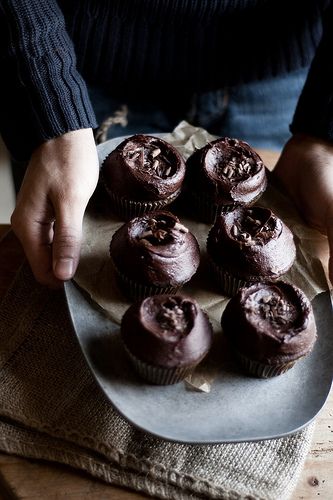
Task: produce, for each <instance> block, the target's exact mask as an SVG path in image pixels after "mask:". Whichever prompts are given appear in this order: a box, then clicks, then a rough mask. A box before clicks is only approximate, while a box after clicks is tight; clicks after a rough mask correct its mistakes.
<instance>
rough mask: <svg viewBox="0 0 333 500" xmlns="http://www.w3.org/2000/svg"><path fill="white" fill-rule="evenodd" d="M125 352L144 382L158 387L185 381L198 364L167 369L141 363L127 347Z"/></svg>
mask: <svg viewBox="0 0 333 500" xmlns="http://www.w3.org/2000/svg"><path fill="white" fill-rule="evenodd" d="M124 347H125V351H126V353H127V355H128V356H129V358H130V360H131V362H132V364H133V367H134V368H135V370H136V371H137V373H138V374H139V375H140V377H141V378H143V379H144V380H146V381H148V382H150V383H152V384H156V385H171V384H176V383H177V382H180V381H181V380H184V379H185V378H186V377H187V376H188V375H189V374H190V373H192V371H193V370H194V368H195V367H196V364H192V365H190V366H183V367H174V368H165V367H162V366H154V365H151V364H149V363H146V362H144V361H141V360H140V359H138V358H137V357H136V356H134V355H133V354H132V353H131V352H130V351H129V349H128V348H127V347H126V346H125V344H124Z"/></svg>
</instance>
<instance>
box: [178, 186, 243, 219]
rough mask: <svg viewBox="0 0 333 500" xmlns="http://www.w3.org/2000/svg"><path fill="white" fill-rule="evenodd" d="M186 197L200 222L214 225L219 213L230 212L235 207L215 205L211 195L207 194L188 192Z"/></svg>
mask: <svg viewBox="0 0 333 500" xmlns="http://www.w3.org/2000/svg"><path fill="white" fill-rule="evenodd" d="M188 196H189V197H190V198H192V200H193V201H194V206H195V212H196V215H198V217H200V219H201V220H202V222H206V223H207V224H214V222H215V219H216V217H217V216H218V215H220V213H222V212H224V213H226V212H231V211H232V210H234V209H235V208H236V206H237V205H233V204H231V205H217V204H216V203H213V202H212V197H211V195H209V194H207V193H197V192H194V191H188Z"/></svg>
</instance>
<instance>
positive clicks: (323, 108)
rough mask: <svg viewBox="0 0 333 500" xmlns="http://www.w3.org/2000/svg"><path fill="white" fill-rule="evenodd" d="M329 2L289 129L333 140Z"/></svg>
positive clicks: (331, 11)
mask: <svg viewBox="0 0 333 500" xmlns="http://www.w3.org/2000/svg"><path fill="white" fill-rule="evenodd" d="M329 3H330V6H329V7H328V9H327V10H326V13H325V20H324V32H323V37H322V40H321V43H320V44H319V46H318V49H317V52H316V55H315V57H314V60H313V63H312V65H311V68H310V71H309V74H308V78H307V80H306V82H305V86H304V89H303V92H302V94H301V96H300V99H299V102H298V105H297V108H296V112H295V115H294V118H293V121H292V124H291V126H290V129H291V131H292V133H293V134H296V133H304V134H308V135H312V136H315V137H319V138H322V139H324V140H328V141H333V3H332V2H329Z"/></svg>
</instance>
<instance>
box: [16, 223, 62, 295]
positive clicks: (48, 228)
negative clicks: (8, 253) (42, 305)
mask: <svg viewBox="0 0 333 500" xmlns="http://www.w3.org/2000/svg"><path fill="white" fill-rule="evenodd" d="M13 215H14V214H13ZM12 227H13V230H14V232H15V234H16V235H17V237H18V238H19V240H20V242H21V244H22V246H23V250H24V252H25V255H26V257H27V259H28V262H29V264H30V267H31V270H32V272H33V274H34V276H35V278H36V280H37V281H38V282H39V283H41V284H42V285H46V286H48V287H51V288H59V287H60V286H61V285H62V282H61V281H60V280H58V279H57V278H56V277H55V276H54V274H53V269H52V248H51V242H52V239H53V224H52V223H50V222H41V221H38V220H33V219H29V224H28V223H26V221H25V220H24V218H23V217H22V218H20V219H19V221H17V220H16V216H13V217H12Z"/></svg>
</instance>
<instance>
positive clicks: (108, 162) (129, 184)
mask: <svg viewBox="0 0 333 500" xmlns="http://www.w3.org/2000/svg"><path fill="white" fill-rule="evenodd" d="M101 174H102V176H103V179H104V182H105V184H106V187H107V189H109V190H110V191H112V192H115V193H117V195H118V196H120V197H124V198H127V199H131V200H136V201H149V200H151V201H157V200H164V199H166V198H168V197H169V196H170V195H171V194H174V193H175V192H177V191H179V190H180V188H181V185H182V182H183V180H184V177H185V162H184V160H183V158H182V156H181V155H180V153H179V152H178V151H177V149H176V148H174V147H173V146H172V145H171V144H169V143H168V142H166V141H164V140H163V139H160V138H158V137H153V136H150V135H139V134H138V135H134V136H131V137H129V138H128V139H125V140H124V141H123V142H122V143H121V144H119V146H118V147H117V148H116V149H114V150H113V151H112V152H111V153H110V154H109V155H108V156H107V157H106V159H105V160H104V162H103V165H102V169H101Z"/></svg>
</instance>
